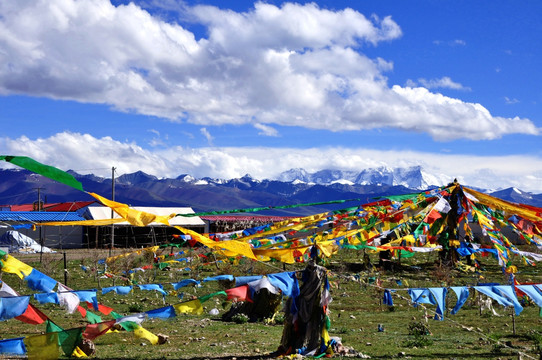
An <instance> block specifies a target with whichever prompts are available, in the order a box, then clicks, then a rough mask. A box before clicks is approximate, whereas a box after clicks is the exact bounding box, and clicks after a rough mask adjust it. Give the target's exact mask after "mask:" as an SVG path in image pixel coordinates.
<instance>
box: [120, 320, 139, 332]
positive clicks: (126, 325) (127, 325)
mask: <svg viewBox="0 0 542 360" xmlns="http://www.w3.org/2000/svg"><path fill="white" fill-rule="evenodd" d="M119 325H120V326H122V328H123V329H124V330H126V331H134V330H136V329H138V328H140V326H139V325H138V324H137V323H135V322H133V321H123V322H121V323H119Z"/></svg>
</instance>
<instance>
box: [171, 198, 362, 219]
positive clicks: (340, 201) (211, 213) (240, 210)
mask: <svg viewBox="0 0 542 360" xmlns="http://www.w3.org/2000/svg"><path fill="white" fill-rule="evenodd" d="M360 200H361V199H359V198H358V199H347V200H331V201H322V202H314V203H307V204H293V205H282V206H263V207H254V208H248V209H233V210H222V211H206V212H198V213H192V214H177V215H175V216H184V217H192V216H205V215H221V214H232V213H247V212H249V213H251V212H258V211H262V210H271V209H291V208H297V207H302V206H315V205H327V204H342V203H345V202H349V201H360Z"/></svg>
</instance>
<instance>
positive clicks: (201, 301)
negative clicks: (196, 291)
mask: <svg viewBox="0 0 542 360" xmlns="http://www.w3.org/2000/svg"><path fill="white" fill-rule="evenodd" d="M218 295H224V296H228V294H226V292H225V291H217V292H215V293H212V294H208V295H203V296H202V297H199V298H198V299H199V301H200V303H204V302H205V301H207V300H209V299H210V298H212V297H213V296H218Z"/></svg>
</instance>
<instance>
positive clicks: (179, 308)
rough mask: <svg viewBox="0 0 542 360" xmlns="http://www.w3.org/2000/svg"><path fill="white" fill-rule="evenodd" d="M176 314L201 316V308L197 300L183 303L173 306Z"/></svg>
mask: <svg viewBox="0 0 542 360" xmlns="http://www.w3.org/2000/svg"><path fill="white" fill-rule="evenodd" d="M173 308H174V309H175V313H176V314H196V315H201V314H203V306H202V305H201V301H200V300H199V299H194V300H191V301H187V302H183V303H180V304H173Z"/></svg>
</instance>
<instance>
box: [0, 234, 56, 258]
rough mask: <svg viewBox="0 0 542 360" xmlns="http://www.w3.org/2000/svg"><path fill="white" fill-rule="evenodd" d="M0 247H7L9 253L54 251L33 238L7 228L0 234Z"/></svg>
mask: <svg viewBox="0 0 542 360" xmlns="http://www.w3.org/2000/svg"><path fill="white" fill-rule="evenodd" d="M0 247H2V248H7V249H8V251H7V252H9V253H23V254H32V253H39V252H44V253H54V252H56V251H54V250H52V249H50V248H48V247H47V246H43V248H42V246H41V245H40V244H38V243H37V242H36V241H35V240H34V239H32V238H29V237H28V236H26V235H23V234H21V233H20V232H18V231H15V230H9V231H7V232H6V233H4V234H3V235H2V236H0Z"/></svg>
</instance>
